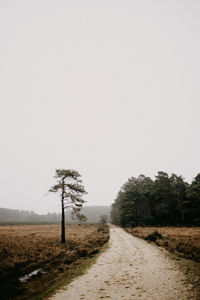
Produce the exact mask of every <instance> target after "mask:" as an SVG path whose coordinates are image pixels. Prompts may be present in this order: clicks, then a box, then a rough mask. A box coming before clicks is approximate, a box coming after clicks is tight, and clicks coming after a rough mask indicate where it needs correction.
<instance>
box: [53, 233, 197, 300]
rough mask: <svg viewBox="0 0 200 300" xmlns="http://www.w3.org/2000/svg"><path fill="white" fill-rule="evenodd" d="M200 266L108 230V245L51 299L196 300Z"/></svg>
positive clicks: (161, 249) (133, 238)
mask: <svg viewBox="0 0 200 300" xmlns="http://www.w3.org/2000/svg"><path fill="white" fill-rule="evenodd" d="M199 279H200V264H199V263H197V262H196V263H195V262H193V261H190V260H187V259H184V258H178V257H177V256H175V255H172V254H170V253H168V252H167V251H166V250H165V249H163V248H159V247H157V246H154V245H151V244H149V243H147V242H146V241H143V240H141V239H138V238H136V237H132V236H131V235H130V234H128V233H126V232H125V231H124V230H123V229H121V228H117V227H111V230H110V246H109V248H108V250H107V251H106V252H104V253H103V254H102V255H101V256H100V257H99V258H98V260H97V262H96V263H95V264H94V265H93V266H92V267H91V268H90V269H89V270H88V272H87V273H86V274H85V275H83V276H80V277H78V278H76V279H75V280H74V281H73V282H72V283H70V284H69V285H68V286H67V287H66V288H65V289H63V290H61V291H59V292H58V293H57V294H56V295H55V296H54V297H53V298H51V299H52V300H64V299H73V300H79V299H88V300H95V299H113V300H117V299H126V300H129V299H141V300H144V299H145V300H147V299H148V300H160V299H162V300H175V299H179V300H186V299H190V300H194V299H195V300H197V299H200V293H199Z"/></svg>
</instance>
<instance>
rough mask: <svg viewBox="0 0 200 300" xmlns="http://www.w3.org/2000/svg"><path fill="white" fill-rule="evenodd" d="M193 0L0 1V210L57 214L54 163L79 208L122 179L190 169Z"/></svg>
mask: <svg viewBox="0 0 200 300" xmlns="http://www.w3.org/2000/svg"><path fill="white" fill-rule="evenodd" d="M199 80H200V2H199V1H198V0H187V1H185V0H179V1H178V0H165V1H164V0H157V1H156V0H99V1H97V0H90V1H89V0H79V1H78V0H54V1H53V0H32V1H31V0H18V1H16V0H0V86H1V87H0V104H1V105H0V138H1V147H0V153H1V154H0V207H7V208H18V209H26V210H28V209H29V210H34V211H36V212H39V213H46V212H48V211H50V212H53V211H59V210H60V206H59V205H60V200H59V196H55V195H48V196H46V197H45V196H44V195H45V194H46V192H47V191H48V189H49V188H50V187H51V185H53V183H54V179H53V176H54V173H55V169H57V168H65V169H75V170H78V171H79V172H80V173H81V175H82V180H83V183H84V185H85V187H86V190H87V192H88V195H87V196H86V199H87V201H88V202H87V205H110V204H111V203H112V202H113V200H114V199H115V197H116V195H117V192H118V191H119V189H120V187H121V186H122V184H123V183H125V182H126V181H127V179H128V178H129V177H131V176H135V177H136V176H138V175H139V174H145V175H147V176H151V177H152V178H153V177H154V175H155V174H156V173H157V172H158V171H160V170H162V171H166V172H168V173H169V174H171V173H176V174H178V175H183V177H184V178H186V179H187V180H188V181H191V180H192V179H193V178H194V177H195V176H196V175H197V173H199V172H200V82H199Z"/></svg>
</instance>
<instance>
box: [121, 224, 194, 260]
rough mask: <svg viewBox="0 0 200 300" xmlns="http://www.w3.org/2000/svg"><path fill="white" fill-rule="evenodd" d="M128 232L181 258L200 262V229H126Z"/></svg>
mask: <svg viewBox="0 0 200 300" xmlns="http://www.w3.org/2000/svg"><path fill="white" fill-rule="evenodd" d="M126 231H127V232H129V233H131V234H132V235H133V236H136V237H139V238H143V239H145V240H147V241H150V242H154V243H156V244H157V245H158V246H162V247H165V248H166V249H167V250H169V251H170V252H172V253H175V254H178V255H179V256H182V257H185V258H189V259H192V260H195V261H198V262H200V227H135V228H126Z"/></svg>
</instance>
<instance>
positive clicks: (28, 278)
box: [19, 269, 45, 282]
mask: <svg viewBox="0 0 200 300" xmlns="http://www.w3.org/2000/svg"><path fill="white" fill-rule="evenodd" d="M38 273H42V274H45V272H44V271H42V269H37V270H35V271H33V272H31V273H29V274H27V275H25V276H22V277H20V278H19V281H20V282H26V281H28V280H30V279H31V278H32V277H33V276H36V275H38Z"/></svg>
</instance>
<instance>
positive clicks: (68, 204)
mask: <svg viewBox="0 0 200 300" xmlns="http://www.w3.org/2000/svg"><path fill="white" fill-rule="evenodd" d="M54 177H55V178H56V181H57V183H56V184H55V185H54V186H52V187H51V188H50V190H49V192H53V193H57V192H60V196H61V210H62V213H61V242H62V243H65V209H68V208H69V209H70V208H71V209H72V211H73V213H75V214H78V215H80V210H81V208H82V206H83V204H84V203H85V202H86V201H85V200H83V198H82V196H83V195H84V194H86V191H85V189H84V187H83V185H82V180H81V179H80V177H81V175H80V174H79V173H78V172H77V171H75V170H65V169H57V170H56V174H55V176H54Z"/></svg>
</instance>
